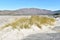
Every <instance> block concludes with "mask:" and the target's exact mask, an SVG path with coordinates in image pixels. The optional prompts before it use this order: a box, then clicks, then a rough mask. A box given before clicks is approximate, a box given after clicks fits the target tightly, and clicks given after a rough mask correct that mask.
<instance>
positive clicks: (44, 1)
mask: <svg viewBox="0 0 60 40" xmlns="http://www.w3.org/2000/svg"><path fill="white" fill-rule="evenodd" d="M21 8H40V9H47V10H59V9H60V0H0V10H16V9H21Z"/></svg>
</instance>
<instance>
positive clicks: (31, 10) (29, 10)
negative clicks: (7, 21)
mask: <svg viewBox="0 0 60 40" xmlns="http://www.w3.org/2000/svg"><path fill="white" fill-rule="evenodd" d="M54 13H55V12H54V11H51V10H46V9H39V8H22V9H17V10H13V11H12V10H2V11H0V15H1V14H2V15H4V14H5V15H7V14H8V15H15V14H18V15H41V14H44V15H45V14H46V15H47V14H49V15H50V14H54Z"/></svg>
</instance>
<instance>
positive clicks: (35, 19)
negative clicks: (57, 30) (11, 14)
mask: <svg viewBox="0 0 60 40" xmlns="http://www.w3.org/2000/svg"><path fill="white" fill-rule="evenodd" d="M54 22H55V19H54V18H49V17H43V16H31V17H30V18H27V17H21V18H19V19H16V20H15V21H14V22H12V23H9V24H6V25H5V26H3V27H2V28H1V29H4V28H6V27H9V26H11V27H12V28H13V29H19V30H20V29H23V28H25V29H28V28H31V26H32V25H33V24H35V25H36V26H37V27H39V28H41V25H45V24H47V25H53V24H54Z"/></svg>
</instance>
